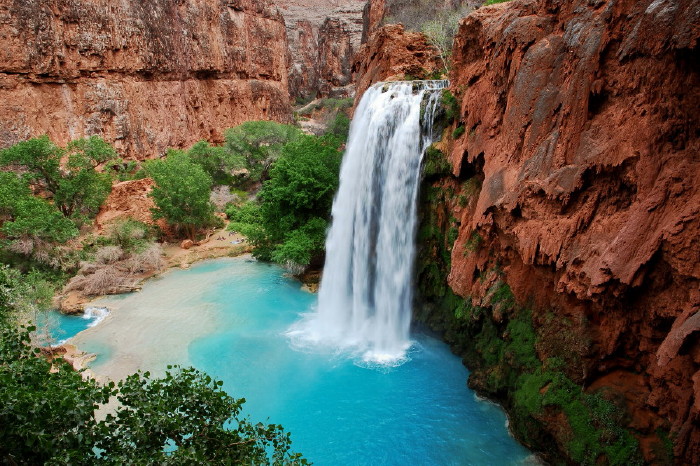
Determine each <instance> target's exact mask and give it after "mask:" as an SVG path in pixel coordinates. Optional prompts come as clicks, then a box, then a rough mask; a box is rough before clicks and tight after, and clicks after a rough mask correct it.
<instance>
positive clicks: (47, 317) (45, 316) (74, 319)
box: [37, 309, 104, 344]
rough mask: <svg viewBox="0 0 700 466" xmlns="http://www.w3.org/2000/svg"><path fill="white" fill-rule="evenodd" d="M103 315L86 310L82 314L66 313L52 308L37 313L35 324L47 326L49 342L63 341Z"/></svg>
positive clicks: (90, 325)
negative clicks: (49, 336)
mask: <svg viewBox="0 0 700 466" xmlns="http://www.w3.org/2000/svg"><path fill="white" fill-rule="evenodd" d="M103 317H104V316H103V315H101V314H96V313H92V312H87V313H85V314H84V315H66V314H63V313H61V312H59V311H57V310H55V309H52V310H49V311H46V312H45V313H42V314H39V316H38V319H37V326H38V327H39V329H41V328H42V327H44V326H47V327H48V330H49V333H50V335H51V340H52V341H51V342H50V343H52V344H53V343H64V342H65V341H67V340H69V339H71V338H73V337H74V336H76V335H77V334H78V333H80V332H82V331H83V330H85V329H87V328H89V327H92V326H93V325H95V324H97V323H98V321H100V320H102V318H103Z"/></svg>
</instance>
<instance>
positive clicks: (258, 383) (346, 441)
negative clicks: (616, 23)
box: [78, 258, 529, 465]
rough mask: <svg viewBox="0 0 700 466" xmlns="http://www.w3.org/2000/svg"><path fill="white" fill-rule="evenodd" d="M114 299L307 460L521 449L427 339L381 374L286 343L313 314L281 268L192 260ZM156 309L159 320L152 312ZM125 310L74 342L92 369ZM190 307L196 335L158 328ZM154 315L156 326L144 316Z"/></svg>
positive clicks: (436, 458) (486, 455)
mask: <svg viewBox="0 0 700 466" xmlns="http://www.w3.org/2000/svg"><path fill="white" fill-rule="evenodd" d="M138 300H140V301H141V302H142V303H143V304H139V303H138V302H137V301H138ZM119 302H120V303H128V307H129V311H130V312H129V313H128V317H127V316H125V320H127V321H128V322H130V323H131V324H133V323H135V322H134V319H137V320H138V319H139V317H138V316H141V317H140V319H142V320H143V321H144V322H150V325H152V326H154V327H157V328H154V329H152V333H150V334H148V335H140V336H139V341H146V342H149V344H152V345H153V346H158V345H160V347H161V348H162V346H163V345H164V344H165V345H167V343H164V340H162V338H163V335H164V333H165V332H173V333H175V334H176V335H177V338H178V340H177V341H180V342H181V344H182V345H184V346H185V347H186V348H187V357H188V358H189V363H190V364H191V365H193V366H195V367H197V368H199V369H202V370H204V371H206V372H208V373H209V374H211V375H212V376H215V377H216V378H218V379H221V380H223V381H224V388H225V389H226V390H227V391H228V392H229V393H230V394H231V395H232V396H234V397H236V398H246V400H247V402H246V404H245V412H246V413H247V414H249V415H250V417H251V418H252V419H253V421H254V422H258V421H262V422H271V423H275V424H282V425H283V426H284V427H285V429H286V430H288V431H289V432H291V433H292V442H293V449H294V451H298V452H301V453H303V454H304V456H305V457H306V458H308V459H309V460H311V461H313V462H314V463H315V464H317V465H405V464H411V465H453V464H454V465H509V464H522V463H523V462H524V461H525V460H526V458H528V456H529V452H528V451H527V450H526V449H525V448H524V447H522V446H521V445H519V444H518V443H517V442H516V441H515V440H514V439H513V438H512V437H510V436H509V435H508V432H507V429H506V427H505V425H506V417H505V415H504V414H503V412H502V410H501V409H500V408H499V407H498V406H496V405H494V404H491V403H488V402H485V401H479V400H477V399H476V398H475V396H474V393H473V392H472V391H471V390H469V389H468V388H467V386H466V382H467V376H468V372H467V370H466V369H465V368H464V366H462V364H461V362H460V360H459V358H457V357H455V356H454V355H452V354H451V353H450V351H449V349H448V348H447V346H446V345H445V344H443V343H442V342H440V341H438V340H436V339H435V338H432V337H430V336H428V335H423V334H416V335H413V339H414V340H415V345H414V347H413V349H412V350H411V352H410V355H409V356H410V358H409V361H408V362H406V363H404V364H403V365H401V366H398V367H393V368H383V369H382V368H367V367H362V365H361V364H359V365H358V364H356V363H355V361H353V360H352V359H349V358H347V357H345V356H344V355H342V354H318V353H313V352H306V351H303V350H295V349H292V348H291V347H290V342H289V341H288V339H287V337H286V336H285V331H286V330H287V329H288V328H289V326H290V325H291V324H292V323H294V322H295V321H297V320H298V319H299V317H300V315H301V314H302V313H305V312H308V311H310V310H311V309H313V306H315V304H316V296H315V295H313V294H311V293H308V292H306V291H303V290H302V289H301V288H300V285H299V283H298V282H297V281H295V280H292V279H289V278H287V277H285V276H284V273H283V271H282V270H281V269H280V268H279V267H276V266H272V265H267V264H260V263H257V262H254V261H250V260H245V259H243V258H236V259H218V260H213V261H207V262H202V263H199V264H197V265H195V266H193V267H192V268H191V269H189V270H174V271H171V272H168V273H167V274H165V275H163V276H162V277H161V278H159V279H158V280H156V281H149V282H148V283H147V284H146V286H144V288H143V291H141V292H140V293H136V294H132V295H129V296H128V298H126V299H122V300H121V301H119ZM107 304H108V303H107ZM107 304H105V305H107ZM159 307H161V308H163V309H165V312H162V311H158V312H162V316H161V315H160V314H159V315H155V314H154V313H155V312H156V311H157V308H159ZM131 310H134V311H135V312H131ZM183 310H184V311H185V312H186V313H188V314H181V312H183ZM124 311H126V309H117V310H115V311H113V312H112V315H111V317H110V318H109V322H104V323H102V324H100V325H98V326H97V327H95V328H94V329H91V330H89V331H88V332H85V333H84V334H82V336H81V337H80V338H79V339H78V340H80V343H79V346H80V348H81V349H86V350H88V351H95V352H97V353H98V358H99V359H100V360H101V364H97V365H92V364H91V366H92V367H93V368H94V369H95V370H96V372H98V373H100V367H108V366H109V362H110V358H114V360H115V361H116V360H118V358H119V352H120V351H123V350H125V349H124V348H121V347H120V345H119V344H118V342H114V341H112V340H111V339H112V338H115V337H112V336H110V335H111V334H113V333H114V330H113V329H112V330H109V328H110V326H114V325H117V324H118V319H119V318H120V317H119V316H120V315H122V313H124V314H126V312H124ZM189 313H197V314H196V316H197V317H198V318H200V319H202V321H206V322H208V323H209V324H211V325H208V326H207V327H206V328H207V331H206V332H200V333H193V334H192V335H188V333H187V331H186V330H187V328H191V327H192V322H191V321H190V322H185V323H184V324H183V327H186V328H184V329H179V328H174V327H167V328H168V329H169V330H164V329H165V328H166V327H165V325H166V324H177V323H178V322H179V321H181V320H186V319H185V317H184V316H188V315H192V314H189ZM175 315H178V316H180V317H178V318H176V322H173V316H175ZM161 317H162V318H163V319H165V320H163V321H162V322H163V323H161V324H154V323H153V322H155V321H154V320H148V319H156V318H161ZM168 319H169V320H168ZM211 329H214V330H213V332H212V331H211ZM108 330H109V331H108ZM180 332H182V333H180ZM88 334H90V335H88ZM87 336H91V337H92V338H87ZM151 341H152V343H150V342H151ZM86 346H89V348H88V347H86ZM100 346H102V347H103V349H102V350H103V351H105V352H106V353H105V354H100V351H101V350H100ZM122 346H123V345H122ZM127 346H128V348H126V349H128V350H129V351H133V346H135V345H134V344H133V343H132V344H131V345H127ZM182 349H183V350H184V349H185V348H182ZM172 350H174V348H172V349H171V351H172ZM149 351H150V350H149ZM165 356H166V357H167V352H166V353H165ZM161 362H162V364H163V365H165V364H166V363H167V361H161ZM105 364H106V366H105ZM149 364H150V363H149ZM159 364H160V363H159ZM142 368H143V369H145V370H156V371H157V370H158V368H157V367H151V366H149V367H142Z"/></svg>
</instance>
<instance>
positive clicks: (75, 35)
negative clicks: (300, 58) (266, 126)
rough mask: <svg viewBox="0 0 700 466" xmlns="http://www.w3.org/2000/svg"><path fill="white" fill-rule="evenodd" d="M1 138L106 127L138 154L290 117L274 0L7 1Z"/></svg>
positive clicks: (2, 24)
mask: <svg viewBox="0 0 700 466" xmlns="http://www.w3.org/2000/svg"><path fill="white" fill-rule="evenodd" d="M0 40H1V41H2V44H3V46H2V47H1V48H0V146H7V145H10V144H13V143H15V142H17V141H19V140H23V139H27V138H29V137H32V136H36V135H40V134H43V133H48V134H49V136H50V137H51V138H52V139H53V140H54V141H56V142H58V143H59V144H63V143H65V142H66V141H68V140H70V139H72V138H77V137H81V136H85V135H93V134H98V135H100V136H102V137H103V138H105V139H106V140H108V141H109V142H112V143H114V145H115V147H116V148H117V149H118V150H119V151H120V152H121V153H122V154H124V155H126V156H127V157H130V158H139V159H142V158H146V157H152V156H155V155H158V154H160V153H162V152H163V151H164V150H165V149H166V148H168V147H184V146H188V145H190V144H192V143H194V142H196V141H197V140H200V139H208V140H210V141H214V142H221V140H222V130H224V129H225V128H228V127H231V126H234V125H236V124H239V123H241V122H243V121H246V120H254V119H273V120H278V121H288V120H289V119H290V117H291V109H290V106H289V98H288V87H287V73H286V40H285V29H284V23H283V20H282V18H281V16H280V15H279V14H278V13H277V11H276V9H274V8H272V7H271V4H270V3H269V1H268V0H187V1H177V0H154V1H149V2H141V1H135V0H127V1H122V2H112V1H108V0H95V1H87V0H55V1H51V2H46V1H39V0H0Z"/></svg>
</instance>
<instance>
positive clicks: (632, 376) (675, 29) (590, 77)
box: [422, 0, 700, 464]
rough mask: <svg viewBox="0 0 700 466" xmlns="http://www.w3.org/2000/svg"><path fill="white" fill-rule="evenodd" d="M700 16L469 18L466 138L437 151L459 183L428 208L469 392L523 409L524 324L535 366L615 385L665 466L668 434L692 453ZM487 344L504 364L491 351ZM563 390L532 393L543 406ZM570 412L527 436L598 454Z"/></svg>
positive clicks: (572, 454)
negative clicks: (454, 301) (436, 207)
mask: <svg viewBox="0 0 700 466" xmlns="http://www.w3.org/2000/svg"><path fill="white" fill-rule="evenodd" d="M699 21H700V2H697V1H691V0H679V1H664V0H656V1H651V0H645V1H637V2H614V1H602V0H601V1H595V2H590V1H583V0H580V1H573V2H564V1H556V0H541V1H512V2H508V3H505V4H500V5H496V6H493V7H485V8H481V9H479V10H477V11H476V12H474V13H473V14H471V15H470V16H469V17H467V18H466V19H465V20H463V22H462V24H461V27H460V30H459V33H458V35H457V38H456V42H455V46H454V51H453V54H454V55H453V59H454V63H453V69H452V72H451V80H452V82H451V88H452V89H453V91H454V92H455V94H456V96H457V102H458V104H459V108H458V113H459V117H458V118H457V119H458V120H460V121H458V122H457V123H455V124H454V125H453V128H454V127H458V128H459V129H458V130H457V131H455V132H454V133H453V138H456V139H455V140H451V141H443V144H442V146H441V148H442V149H443V151H444V152H445V153H446V154H447V156H448V160H449V167H451V174H450V173H448V174H445V176H443V177H442V178H439V179H435V178H433V180H432V181H433V184H432V186H431V188H430V189H433V190H437V191H433V193H435V192H438V193H440V196H442V198H441V199H442V201H443V202H442V204H441V205H442V207H443V210H440V211H438V212H434V213H433V219H434V220H435V219H436V222H437V223H438V224H439V225H440V226H441V228H442V229H443V231H445V232H448V231H449V232H450V233H451V237H450V238H449V240H448V243H449V244H448V247H447V251H448V253H449V254H448V257H446V258H445V260H444V265H445V266H446V268H447V271H449V278H448V281H449V285H450V287H451V289H452V290H453V291H454V292H455V293H456V294H457V295H459V296H461V297H462V298H464V299H466V301H467V304H466V305H465V306H464V307H463V308H460V309H467V311H464V312H463V313H462V311H460V313H461V314H462V315H457V316H450V315H447V316H446V317H444V320H443V321H442V322H441V323H440V325H442V326H443V329H444V328H449V329H450V332H451V333H450V338H449V339H450V340H451V341H452V343H454V344H455V345H456V348H457V351H459V352H460V353H461V354H463V355H467V354H472V355H473V356H474V358H473V361H477V362H476V367H475V368H474V369H475V370H474V373H473V375H472V379H471V381H470V383H471V384H472V385H473V386H475V387H476V388H477V389H481V390H482V391H485V392H487V393H489V394H490V395H492V396H496V397H498V398H501V399H502V401H504V403H505V404H506V406H508V407H509V408H511V409H513V412H514V413H516V416H518V414H517V413H518V412H521V413H522V412H523V410H525V409H526V408H530V407H532V406H534V405H535V403H536V401H533V400H534V398H526V397H525V395H526V394H527V391H526V389H528V386H526V384H525V383H524V382H523V380H526V379H522V378H521V379H517V380H518V382H513V380H516V379H508V378H507V377H506V378H503V377H501V375H502V372H499V371H502V370H505V369H504V367H506V366H508V365H510V366H513V365H514V364H515V361H518V357H520V356H522V355H520V356H519V353H518V351H519V350H516V346H517V345H515V343H518V344H520V343H523V342H524V341H525V340H527V338H523V337H522V332H520V331H521V330H522V329H523V328H525V324H523V325H521V326H518V325H520V324H518V325H511V324H510V323H509V322H526V321H527V322H529V320H530V319H531V323H532V327H533V330H534V333H533V335H535V336H536V344H535V349H536V356H537V359H538V360H539V361H541V363H542V364H544V368H543V369H538V371H540V372H535V374H542V373H544V372H543V371H545V370H549V369H548V364H549V361H557V365H556V367H558V369H556V370H554V369H552V371H554V372H551V373H555V372H556V371H557V370H558V371H561V373H563V374H565V375H566V376H567V377H568V378H569V379H570V380H572V381H575V382H576V384H577V385H579V386H580V387H583V389H584V391H583V392H582V393H584V394H585V393H591V394H592V393H594V392H597V391H598V390H599V389H601V388H605V389H607V393H609V398H611V399H615V400H616V401H617V403H618V404H619V405H621V406H622V407H624V408H625V410H626V412H627V415H626V416H627V417H625V418H622V419H620V420H619V422H618V423H619V424H622V425H625V426H626V427H628V428H630V429H631V432H632V433H633V434H634V435H635V436H636V437H637V438H638V439H639V441H640V447H641V452H642V454H643V457H644V459H645V460H646V461H648V462H656V463H664V462H667V461H670V460H669V458H670V456H664V453H663V451H660V450H663V445H662V444H664V443H667V444H668V445H671V446H672V448H673V454H674V455H675V458H676V459H675V461H676V462H678V463H682V464H698V463H700V428H699V427H700V417H699V415H700V339H699V337H700V333H699V331H700V157H699V156H698V154H700V133H699V132H698V128H700V110H699V109H700V49H699V44H698V39H699V38H700V29H698V26H697V25H698V22H699ZM448 139H450V138H448ZM445 193H449V195H448V194H445ZM448 198H449V199H448ZM434 252H435V251H433V253H434ZM433 255H435V254H433ZM422 273H424V275H423V278H425V277H427V276H429V275H430V274H429V270H428V269H427V268H424V269H423V272H422ZM503 283H507V285H509V286H510V289H512V296H513V297H514V300H515V302H516V303H517V304H518V305H517V306H516V305H514V303H512V302H509V300H510V298H509V297H508V296H509V293H510V292H506V291H504V290H506V288H505V287H504V285H503ZM499 293H500V294H501V296H500V298H499V299H500V301H499V299H496V298H498V297H497V296H496V295H498V294H499ZM504 297H505V298H504ZM495 302H500V303H504V302H505V303H506V304H499V305H493V303H495ZM525 308H527V309H529V310H530V311H531V315H530V314H528V315H527V319H525V318H523V319H521V317H522V314H523V313H524V312H525V311H524V309H525ZM474 309H477V310H478V309H481V311H474ZM517 309H519V310H517ZM453 313H454V312H453ZM519 313H520V314H521V315H519ZM454 314H459V313H454ZM465 315H467V316H468V317H467V318H466V320H462V321H460V322H459V323H456V322H457V321H459V319H460V318H462V317H464V316H465ZM431 319H432V317H431V316H428V317H425V320H428V321H430V320H431ZM519 319H520V320H519ZM528 325H529V324H528ZM474 329H478V330H474ZM486 330H488V331H489V332H492V334H493V336H492V337H490V338H491V340H492V341H495V340H497V341H498V342H499V343H498V345H496V346H492V347H490V346H489V343H488V341H487V340H488V338H487V337H486V336H485V333H484V332H486ZM516 330H517V331H518V332H520V333H517V332H516ZM461 331H463V332H472V334H471V337H474V338H477V339H478V340H477V341H478V342H479V343H476V344H474V343H469V342H468V341H464V340H460V337H459V335H458V334H459V332H461ZM519 338H520V340H518V339H519ZM528 338H530V337H528ZM534 338H535V337H534V336H533V337H532V338H530V340H533V339H534ZM460 345H461V346H460ZM470 345H471V346H470ZM479 345H481V346H479ZM530 345H532V343H531V342H530ZM522 347H525V345H524V343H523V345H521V346H517V348H522ZM489 348H495V349H498V351H504V352H503V353H500V354H502V357H501V359H500V360H494V359H491V362H489V358H490V355H489V353H488V349H489ZM497 354H499V353H497ZM465 357H466V356H465ZM550 358H551V359H550ZM468 359H469V358H468ZM521 360H522V361H521V362H520V363H519V364H521V366H520V367H521V368H525V367H528V365H529V367H534V365H533V364H534V363H533V362H532V361H531V360H530V361H527V360H525V358H524V357H522V358H521ZM523 361H525V362H523ZM562 362H563V363H564V364H563V366H562V365H561V364H562ZM537 364H540V362H538V363H537ZM551 365H552V367H554V366H555V365H554V362H552V363H551ZM516 376H517V374H516ZM499 377H500V379H499ZM534 377H535V375H533V378H531V379H529V380H530V381H532V380H534ZM538 377H544V375H539V376H538ZM553 380H554V379H553ZM555 385H556V384H555V382H554V381H552V382H551V383H549V384H542V386H541V387H539V386H535V388H537V387H539V390H540V391H539V396H541V397H544V399H546V397H547V393H548V390H550V389H553V387H554V386H555ZM530 388H531V387H530ZM516 392H517V393H516ZM537 393H538V392H535V394H537ZM598 393H602V392H598ZM518 396H520V398H518ZM591 399H592V398H591ZM559 401H560V402H561V400H559ZM588 402H589V403H590V401H588ZM528 403H530V404H528ZM561 403H562V406H564V404H563V402H561ZM571 403H572V404H570V405H569V407H568V408H566V409H563V410H560V411H557V410H556V409H554V408H553V406H555V405H554V404H552V405H548V406H549V407H548V408H547V409H543V410H542V411H539V412H537V413H535V414H532V415H531V416H532V417H534V421H533V420H532V419H531V420H530V421H523V422H524V423H525V424H521V425H526V424H527V423H528V422H530V424H527V425H528V426H530V427H532V426H535V427H532V428H533V430H534V429H540V432H541V433H539V434H537V433H534V434H532V435H531V436H530V438H526V439H525V440H526V443H528V444H530V445H531V446H533V447H534V448H537V449H547V448H549V449H550V451H552V450H556V449H557V448H558V449H559V450H561V451H565V452H567V455H569V456H567V458H568V460H569V461H576V459H577V458H578V457H577V456H576V455H578V454H581V455H583V454H584V453H587V452H584V453H581V452H580V451H577V450H576V448H578V447H579V446H580V445H581V442H584V439H581V438H578V439H577V438H575V434H576V432H577V428H580V426H576V425H575V423H574V422H575V421H574V416H575V414H576V413H575V409H574V407H575V405H574V404H573V402H571ZM577 403H579V402H577ZM576 406H578V407H581V406H588V405H585V403H579V404H578V405H576ZM588 407H589V408H590V406H588ZM518 409H520V411H518ZM567 409H568V411H567ZM581 409H584V408H581ZM586 409H588V408H586ZM591 409H593V408H591ZM533 412H535V410H533ZM592 419H593V421H591V423H592V424H591V425H595V426H598V424H596V422H600V423H603V421H600V420H596V419H597V418H595V417H593V418H592ZM531 421H532V422H531ZM587 422H588V421H587ZM601 425H602V424H601ZM580 429H582V428H580ZM525 430H526V429H523V431H525ZM666 432H670V435H669V436H668V437H666ZM592 435H596V434H592ZM526 437H527V436H526ZM521 438H522V437H521ZM598 440H599V441H600V442H601V443H603V442H604V440H605V439H602V438H600V439H598ZM598 440H597V441H598ZM547 442H549V444H550V445H549V447H547V446H546V444H547ZM576 442H579V443H576ZM554 445H556V446H554ZM606 448H607V447H606ZM605 451H606V453H605V455H607V457H606V459H605V460H606V461H610V462H613V461H614V458H613V453H612V450H605ZM667 453H668V452H667ZM579 457H580V456H579ZM593 458H595V455H594V456H593ZM598 459H599V460H603V457H598Z"/></svg>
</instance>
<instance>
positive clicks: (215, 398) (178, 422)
mask: <svg viewBox="0 0 700 466" xmlns="http://www.w3.org/2000/svg"><path fill="white" fill-rule="evenodd" d="M31 330H34V328H33V327H28V328H24V329H22V330H20V331H17V330H16V329H13V328H11V327H10V326H8V325H3V326H2V328H1V329H0V332H1V334H2V341H0V387H1V388H2V390H0V457H2V459H3V461H4V462H6V463H10V464H46V463H49V464H56V463H58V464H306V461H304V460H303V459H302V458H301V456H300V455H298V454H295V453H292V452H291V451H290V450H291V439H290V435H289V434H288V433H286V432H285V431H284V430H283V428H282V427H281V426H279V425H274V424H269V425H264V424H262V423H258V424H253V423H252V422H251V421H250V420H249V419H248V418H246V417H244V416H242V414H241V408H242V405H243V403H244V402H245V400H243V399H234V398H232V397H231V396H229V395H228V394H227V393H226V392H224V391H223V389H222V382H220V381H217V380H214V379H212V378H211V377H209V376H208V375H206V374H204V373H202V372H200V371H197V370H196V369H193V368H185V369H180V368H178V367H174V368H169V370H168V371H167V372H166V373H165V375H164V376H163V377H161V378H152V377H151V375H150V374H149V373H148V372H146V373H137V374H133V375H131V376H129V377H127V378H126V379H125V380H124V381H122V382H120V383H119V384H118V386H116V387H115V386H114V384H112V383H110V384H108V385H105V386H100V385H99V384H97V383H96V382H95V381H94V380H92V379H85V380H84V379H83V378H82V376H81V374H80V373H79V372H75V371H73V370H72V368H71V367H70V366H69V365H68V364H67V363H66V362H65V361H63V360H62V359H55V360H53V361H51V362H49V361H48V360H47V359H46V358H45V357H43V356H42V355H41V354H38V353H39V350H37V349H34V348H32V346H31V345H30V338H29V332H30V331H31ZM110 397H116V400H117V401H118V404H119V407H118V408H117V409H116V411H115V412H114V413H111V414H108V415H107V416H106V418H105V419H103V420H101V421H98V420H96V418H95V410H96V409H97V408H98V407H100V406H101V405H104V404H105V403H107V402H108V400H109V399H110ZM96 452H99V454H96Z"/></svg>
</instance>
